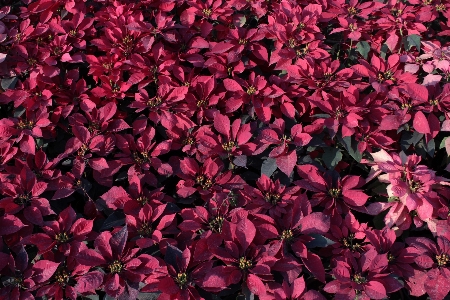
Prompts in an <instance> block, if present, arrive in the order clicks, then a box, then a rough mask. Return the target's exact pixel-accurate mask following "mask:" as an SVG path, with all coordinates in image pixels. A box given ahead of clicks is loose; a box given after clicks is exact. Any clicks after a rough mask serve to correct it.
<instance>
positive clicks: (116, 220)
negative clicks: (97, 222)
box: [100, 211, 125, 231]
mask: <svg viewBox="0 0 450 300" xmlns="http://www.w3.org/2000/svg"><path fill="white" fill-rule="evenodd" d="M124 224H125V214H124V213H123V212H121V211H115V212H113V213H112V214H110V215H109V216H108V218H106V220H105V222H103V224H102V227H100V231H105V230H108V229H111V228H113V227H116V226H122V225H124Z"/></svg>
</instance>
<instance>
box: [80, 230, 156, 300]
mask: <svg viewBox="0 0 450 300" xmlns="http://www.w3.org/2000/svg"><path fill="white" fill-rule="evenodd" d="M127 237H128V230H127V227H123V228H122V229H121V230H119V231H117V232H116V233H114V234H111V233H110V232H109V231H104V232H102V233H101V234H100V235H99V236H98V237H97V238H96V239H95V242H94V245H95V249H96V250H93V249H86V250H83V251H82V252H80V253H79V254H78V255H77V258H76V259H77V261H78V262H79V263H80V264H82V265H85V266H89V267H97V266H100V267H102V268H104V271H105V273H102V272H98V271H91V272H89V273H87V274H85V275H84V277H85V278H86V282H85V284H89V286H85V287H83V291H86V292H87V291H94V290H95V289H96V288H97V287H98V286H100V285H101V284H102V285H104V289H105V292H106V293H107V294H108V295H109V296H111V297H119V296H121V295H122V294H124V293H125V295H128V296H129V297H135V296H136V293H137V288H138V287H136V285H135V283H138V282H140V281H143V280H144V278H145V277H146V275H148V274H150V273H151V272H153V271H155V270H157V269H159V268H160V265H159V262H158V260H157V259H156V258H154V257H152V256H150V255H147V254H141V255H137V253H138V251H139V249H138V248H131V247H130V245H127ZM91 277H92V278H91ZM88 278H91V279H90V280H88ZM94 282H95V283H96V285H93V284H94ZM99 283H100V284H99Z"/></svg>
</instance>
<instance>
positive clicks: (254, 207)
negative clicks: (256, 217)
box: [243, 174, 300, 218]
mask: <svg viewBox="0 0 450 300" xmlns="http://www.w3.org/2000/svg"><path fill="white" fill-rule="evenodd" d="M256 185H257V188H253V187H250V186H247V185H246V186H245V187H244V192H243V195H244V196H245V197H246V198H247V199H248V200H247V201H248V204H247V205H246V209H248V210H249V211H251V212H252V213H264V214H265V213H269V214H270V216H271V217H273V218H279V217H281V216H282V215H283V214H285V213H287V212H288V211H289V210H290V208H291V205H292V204H293V203H294V202H295V201H296V200H295V199H296V193H297V192H298V191H299V190H300V189H299V188H298V187H286V186H284V185H281V184H280V181H279V180H277V181H275V182H273V181H272V180H270V178H268V177H267V176H266V175H265V174H263V175H261V177H260V178H259V179H258V181H257V182H256Z"/></svg>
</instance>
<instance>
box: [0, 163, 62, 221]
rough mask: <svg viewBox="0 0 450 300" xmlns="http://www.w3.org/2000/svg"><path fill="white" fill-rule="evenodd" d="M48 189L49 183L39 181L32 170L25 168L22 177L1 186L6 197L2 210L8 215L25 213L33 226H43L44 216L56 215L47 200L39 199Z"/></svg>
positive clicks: (1, 204)
mask: <svg viewBox="0 0 450 300" xmlns="http://www.w3.org/2000/svg"><path fill="white" fill-rule="evenodd" d="M46 188H47V183H45V182H42V181H37V179H36V176H35V175H34V173H32V172H31V171H30V170H28V169H26V168H23V169H22V170H21V172H20V176H16V177H15V178H14V180H13V181H12V182H11V183H8V182H4V183H2V185H1V186H0V189H1V191H2V194H3V195H5V196H6V198H3V199H1V200H0V208H2V209H4V211H5V212H6V213H7V214H13V215H14V214H18V213H19V212H22V213H23V216H24V217H25V218H26V219H27V220H28V221H29V222H31V223H32V224H34V225H38V226H42V225H43V224H44V219H43V217H44V216H48V215H50V214H54V212H53V210H52V209H51V208H50V203H49V202H48V200H47V199H45V198H42V197H39V196H40V195H41V194H42V193H43V192H44V191H45V190H46Z"/></svg>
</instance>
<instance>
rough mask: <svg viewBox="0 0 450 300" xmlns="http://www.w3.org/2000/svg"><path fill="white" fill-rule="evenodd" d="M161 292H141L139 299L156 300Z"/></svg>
mask: <svg viewBox="0 0 450 300" xmlns="http://www.w3.org/2000/svg"><path fill="white" fill-rule="evenodd" d="M160 294H161V293H139V295H138V297H137V298H138V300H156V299H158V297H159V295H160Z"/></svg>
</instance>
